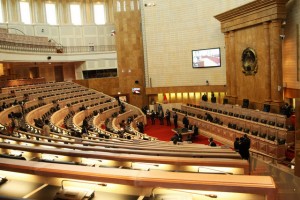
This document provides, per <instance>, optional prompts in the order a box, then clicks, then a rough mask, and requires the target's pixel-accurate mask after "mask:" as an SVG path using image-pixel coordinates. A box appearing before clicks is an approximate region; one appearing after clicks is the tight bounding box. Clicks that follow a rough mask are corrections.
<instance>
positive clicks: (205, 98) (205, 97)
mask: <svg viewBox="0 0 300 200" xmlns="http://www.w3.org/2000/svg"><path fill="white" fill-rule="evenodd" d="M202 101H207V95H206V94H205V93H204V94H203V95H202Z"/></svg>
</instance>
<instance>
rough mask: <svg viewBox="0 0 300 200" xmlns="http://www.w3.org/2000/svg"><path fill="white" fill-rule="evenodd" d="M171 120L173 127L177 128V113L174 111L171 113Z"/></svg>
mask: <svg viewBox="0 0 300 200" xmlns="http://www.w3.org/2000/svg"><path fill="white" fill-rule="evenodd" d="M173 122H174V126H175V128H178V115H177V113H176V112H174V114H173Z"/></svg>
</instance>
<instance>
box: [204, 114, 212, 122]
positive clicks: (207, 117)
mask: <svg viewBox="0 0 300 200" xmlns="http://www.w3.org/2000/svg"><path fill="white" fill-rule="evenodd" d="M205 115H206V119H207V121H210V122H212V121H213V119H214V118H213V117H212V116H211V114H209V113H205Z"/></svg>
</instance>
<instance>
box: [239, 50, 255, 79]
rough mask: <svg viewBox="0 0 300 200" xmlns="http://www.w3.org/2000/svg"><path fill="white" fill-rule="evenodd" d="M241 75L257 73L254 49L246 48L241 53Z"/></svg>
mask: <svg viewBox="0 0 300 200" xmlns="http://www.w3.org/2000/svg"><path fill="white" fill-rule="evenodd" d="M242 63H243V66H242V68H243V73H244V74H245V75H255V74H256V73H257V57H256V53H255V51H254V49H252V48H250V47H248V48H246V49H245V50H244V51H243V53H242Z"/></svg>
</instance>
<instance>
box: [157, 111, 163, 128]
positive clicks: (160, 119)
mask: <svg viewBox="0 0 300 200" xmlns="http://www.w3.org/2000/svg"><path fill="white" fill-rule="evenodd" d="M158 118H159V121H160V125H164V111H163V110H160V111H159V113H158Z"/></svg>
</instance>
